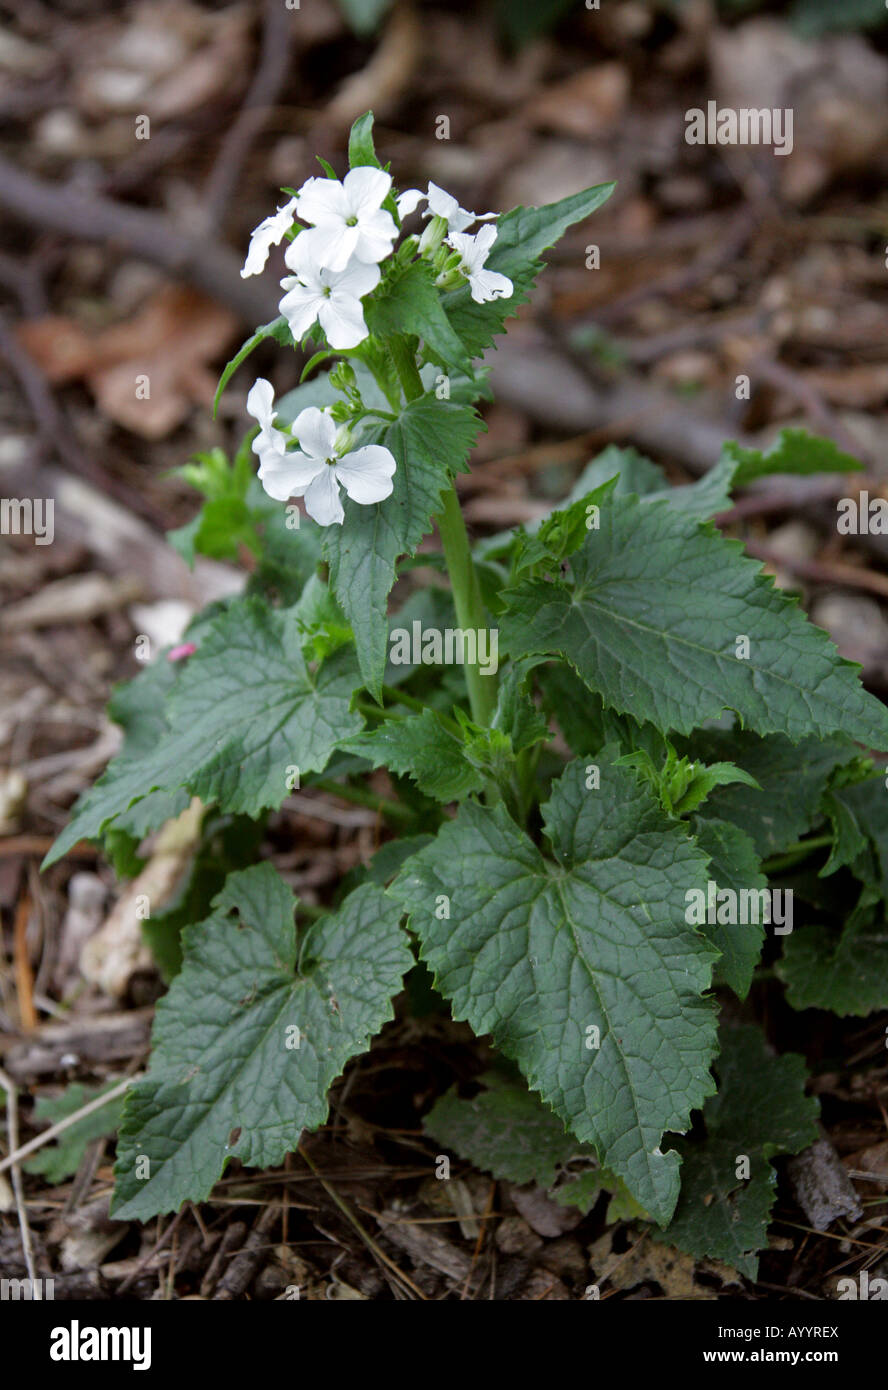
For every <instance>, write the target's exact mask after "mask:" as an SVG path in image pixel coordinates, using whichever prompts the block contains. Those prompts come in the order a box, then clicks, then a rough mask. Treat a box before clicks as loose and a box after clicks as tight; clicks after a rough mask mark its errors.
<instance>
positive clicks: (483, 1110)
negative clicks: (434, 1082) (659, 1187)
mask: <svg viewBox="0 0 888 1390" xmlns="http://www.w3.org/2000/svg"><path fill="white" fill-rule="evenodd" d="M479 1080H480V1081H482V1082H483V1083H484V1085H485V1087H486V1088H487V1089H486V1090H482V1091H479V1093H478V1095H476V1096H475V1097H474V1099H472V1100H463V1099H461V1098H460V1096H459V1093H458V1090H457V1088H456V1087H454V1088H453V1089H452V1090H450V1091H448V1092H447V1094H446V1095H444V1096H441V1098H440V1099H439V1100H437V1101H436V1102H435V1104H434V1105H433V1106H432V1108H431V1110H430V1111H429V1113H428V1114H427V1115H426V1117H425V1119H424V1120H423V1129H424V1131H425V1133H426V1134H428V1135H430V1136H431V1137H432V1138H433V1139H434V1140H436V1141H437V1142H438V1143H439V1144H444V1145H445V1146H446V1147H447V1148H448V1149H452V1150H453V1152H454V1153H456V1154H459V1155H460V1157H461V1158H465V1159H468V1161H469V1162H470V1163H472V1164H473V1165H474V1167H476V1168H481V1169H483V1170H484V1171H486V1172H489V1173H492V1174H493V1176H494V1177H495V1178H499V1179H504V1180H505V1181H507V1182H515V1183H522V1184H524V1183H538V1184H539V1186H540V1187H546V1188H553V1189H554V1190H553V1191H552V1192H551V1194H550V1195H551V1196H552V1197H553V1199H554V1200H555V1201H556V1202H559V1203H560V1204H561V1205H562V1206H578V1207H580V1209H581V1210H582V1211H584V1212H587V1211H589V1210H590V1208H591V1207H592V1206H593V1205H594V1203H595V1202H596V1200H597V1198H598V1196H599V1193H600V1192H602V1191H603V1190H604V1191H611V1192H613V1191H618V1192H620V1193H621V1195H622V1196H623V1197H624V1198H626V1197H628V1193H626V1191H625V1188H624V1187H623V1184H622V1183H621V1182H620V1179H619V1178H618V1177H616V1175H615V1174H613V1173H609V1172H608V1170H607V1169H606V1168H602V1167H600V1165H599V1164H598V1161H597V1159H596V1156H595V1150H594V1149H593V1148H592V1147H591V1146H590V1145H588V1144H581V1143H580V1142H579V1140H578V1139H577V1138H576V1136H575V1135H573V1134H570V1133H569V1132H568V1131H567V1130H566V1129H565V1128H564V1125H563V1124H562V1122H561V1121H560V1120H559V1118H558V1116H557V1115H555V1114H553V1112H552V1111H551V1110H549V1109H547V1107H546V1106H545V1105H544V1104H543V1102H542V1101H541V1100H540V1099H539V1097H538V1096H535V1095H534V1094H533V1092H532V1091H529V1090H528V1089H527V1087H526V1086H525V1085H524V1083H523V1081H522V1080H521V1078H520V1077H519V1078H517V1079H516V1080H512V1079H510V1078H509V1077H506V1076H504V1075H502V1074H500V1073H498V1072H488V1073H486V1075H484V1076H482V1077H479ZM576 1161H579V1162H580V1163H582V1165H583V1167H582V1169H581V1170H580V1171H579V1172H576V1171H571V1170H569V1169H568V1164H570V1163H573V1162H576ZM556 1183H557V1184H558V1185H557V1186H556Z"/></svg>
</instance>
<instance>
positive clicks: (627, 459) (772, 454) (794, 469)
mask: <svg viewBox="0 0 888 1390" xmlns="http://www.w3.org/2000/svg"><path fill="white" fill-rule="evenodd" d="M859 467H860V464H858V463H857V461H856V460H855V459H853V458H851V457H850V455H848V454H842V453H840V451H839V450H838V449H837V448H836V446H835V444H833V443H832V441H831V440H829V439H819V438H817V437H816V436H814V435H810V434H808V433H807V432H806V431H805V430H791V429H786V430H782V431H781V432H780V435H779V437H778V439H777V442H776V443H775V444H774V445H773V446H772V447H771V448H770V449H769V450H768V451H767V453H763V452H762V451H761V450H758V449H742V448H740V446H739V445H737V444H733V443H730V444H726V445H725V446H724V449H723V451H722V455H721V457H720V459H719V460H718V462H717V463H716V464H715V465H714V467H712V468H710V470H709V472H708V473H705V474H704V475H703V477H702V478H699V479H698V480H697V481H696V482H695V483H687V484H683V485H682V486H680V487H672V486H670V484H669V483H668V482H667V479H666V475H665V473H664V472H663V470H662V468H660V467H658V465H657V464H655V463H652V462H651V460H650V459H649V458H645V457H644V455H643V454H639V453H638V452H637V450H635V449H621V448H620V447H619V446H618V445H616V444H609V445H608V447H607V448H606V449H604V450H603V451H602V452H601V453H600V454H598V455H597V457H596V458H594V459H593V460H592V462H591V463H589V464H587V465H586V467H585V468H584V470H583V472H582V474H581V475H580V477H579V478H578V480H577V482H576V483H575V485H574V486H573V488H571V491H570V494H569V496H568V497H567V498H566V500H565V501H564V503H563V504H562V505H561V506H560V507H559V508H558V509H556V510H554V511H552V512H550V513H549V515H548V516H547V517H543V518H542V519H541V520H540V521H538V522H536V523H534V524H533V525H531V526H529V527H528V528H527V531H528V533H529V534H530V535H532V536H534V537H536V538H537V539H538V542H539V543H538V544H535V545H532V546H530V547H529V548H528V553H527V555H525V556H522V560H521V567H522V568H526V567H527V566H528V564H529V563H533V562H535V561H536V560H537V559H538V558H539V557H540V554H541V553H542V552H544V551H545V549H546V541H547V540H548V542H549V550H550V553H551V557H552V558H553V559H561V558H562V557H563V556H565V555H569V554H571V553H572V552H573V551H574V550H577V549H578V548H579V546H580V545H581V544H582V542H583V540H584V539H585V532H586V530H587V529H589V528H588V527H587V521H586V511H587V506H588V504H589V503H590V502H595V503H600V501H601V496H600V495H599V490H600V489H601V488H603V487H604V485H605V484H606V483H608V482H612V483H613V488H612V489H609V490H608V491H607V492H605V493H604V496H608V495H609V493H610V492H611V491H612V492H613V495H614V496H616V497H625V496H628V495H629V494H630V493H635V494H636V495H637V496H638V497H639V498H640V499H641V501H642V502H645V503H649V502H668V503H669V505H670V507H673V508H675V510H677V511H681V512H685V513H687V514H688V515H689V516H694V517H696V518H697V520H698V521H708V520H710V519H711V518H712V517H714V516H717V515H718V513H719V512H722V511H725V510H726V508H728V507H729V506H730V503H731V493H732V491H733V490H734V489H735V488H737V487H745V486H746V485H747V484H748V483H750V482H753V481H754V480H755V479H756V478H762V477H765V476H767V475H769V474H772V473H794V474H807V473H835V472H850V471H851V470H852V469H858V468H859ZM553 542H554V543H553Z"/></svg>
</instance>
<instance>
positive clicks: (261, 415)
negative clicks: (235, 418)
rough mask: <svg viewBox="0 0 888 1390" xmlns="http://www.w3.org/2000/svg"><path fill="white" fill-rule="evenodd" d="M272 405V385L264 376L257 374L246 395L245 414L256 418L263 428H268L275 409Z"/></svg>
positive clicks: (272, 422) (272, 419) (271, 423)
mask: <svg viewBox="0 0 888 1390" xmlns="http://www.w3.org/2000/svg"><path fill="white" fill-rule="evenodd" d="M273 406H274V387H273V386H272V384H271V382H270V381H266V380H265V377H264V376H258V377H257V378H256V380H255V381H254V382H253V385H252V386H251V387H250V394H249V395H248V396H247V414H248V415H252V417H253V419H254V420H258V421H259V424H260V425H261V426H262V428H263V430H270V429H271V427H272V426H273V424H274V417H275V415H276V414H277V411H276V410H274V409H272V407H273Z"/></svg>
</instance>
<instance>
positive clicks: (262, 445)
mask: <svg viewBox="0 0 888 1390" xmlns="http://www.w3.org/2000/svg"><path fill="white" fill-rule="evenodd" d="M251 447H252V449H253V453H254V454H255V455H256V457H257V458H258V460H259V476H260V478H261V477H262V474H263V472H265V471H266V470H267V469H269V468H278V467H279V466H280V464H281V462H282V460H283V458H284V456H285V455H286V452H287V441H286V439H285V438H284V436H283V435H282V434H281V432H280V430H268V431H266V430H260V431H259V433H258V434H257V435H256V438H255V439H254V440H253V443H252V446H251Z"/></svg>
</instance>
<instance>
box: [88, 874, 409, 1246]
mask: <svg viewBox="0 0 888 1390" xmlns="http://www.w3.org/2000/svg"><path fill="white" fill-rule="evenodd" d="M294 906H295V899H294V897H293V895H292V893H291V891H290V889H289V887H288V886H287V884H286V883H285V882H284V881H283V879H281V878H280V877H279V876H278V874H277V873H276V872H275V870H274V869H273V868H272V867H271V865H270V864H260V865H257V866H256V867H254V868H252V869H245V870H243V871H242V872H239V873H236V874H232V875H231V876H230V877H229V879H228V881H227V883H226V885H225V888H224V889H223V891H222V892H221V893H220V894H219V896H218V897H217V898H216V900H215V904H214V908H215V910H214V912H213V915H212V916H211V917H209V918H208V919H207V921H206V922H202V923H200V924H199V925H197V926H192V927H189V928H188V929H187V930H186V932H185V940H184V944H185V964H184V966H183V968H182V971H181V973H180V974H179V975H178V976H177V977H176V979H175V980H174V981H173V984H172V986H171V987H170V991H169V993H168V994H167V995H166V997H165V998H164V999H162V1000H161V1001H160V1003H159V1004H158V1006H157V1015H156V1018H155V1023H154V1031H153V1050H152V1054H151V1063H150V1066H149V1070H148V1074H147V1076H146V1077H145V1079H144V1080H142V1081H140V1082H138V1083H137V1084H136V1085H135V1086H133V1087H132V1088H131V1090H130V1091H129V1092H128V1093H127V1098H126V1105H125V1109H124V1119H123V1124H122V1126H121V1130H120V1136H119V1143H118V1155H117V1164H116V1168H115V1174H116V1179H117V1186H116V1189H115V1197H114V1208H113V1210H114V1216H115V1218H117V1219H120V1220H124V1221H126V1220H140V1221H147V1220H148V1218H149V1217H151V1216H156V1215H158V1214H159V1213H161V1212H166V1211H174V1210H177V1209H178V1208H179V1207H180V1206H181V1205H182V1203H183V1202H185V1201H189V1200H190V1201H202V1200H204V1199H205V1198H206V1197H208V1196H209V1194H210V1191H211V1189H212V1186H213V1184H214V1183H215V1182H216V1180H217V1179H218V1178H219V1177H220V1176H221V1174H222V1172H223V1170H224V1168H225V1165H226V1163H227V1162H228V1160H229V1159H231V1158H238V1159H240V1160H241V1161H242V1162H243V1163H245V1164H248V1165H251V1166H255V1167H269V1166H273V1165H275V1164H278V1163H281V1162H282V1161H283V1159H284V1156H285V1155H286V1154H287V1153H289V1152H290V1151H291V1150H292V1149H294V1148H295V1147H296V1145H297V1144H298V1142H299V1136H300V1132H301V1131H302V1130H303V1129H314V1128H316V1127H317V1126H318V1125H320V1124H323V1122H324V1120H325V1119H326V1116H327V1090H328V1088H329V1086H330V1084H331V1083H332V1082H333V1081H334V1080H335V1078H336V1077H337V1076H338V1075H339V1073H340V1072H341V1071H342V1068H343V1067H344V1066H345V1063H346V1062H347V1061H348V1059H349V1058H350V1057H353V1056H354V1055H355V1053H358V1052H363V1051H364V1049H365V1048H366V1047H367V1046H368V1044H369V1042H370V1039H371V1038H372V1036H373V1035H374V1033H376V1032H378V1030H379V1029H380V1028H381V1027H382V1025H383V1023H384V1022H385V1021H386V1019H389V1018H391V1017H392V1007H391V997H392V995H393V994H394V993H396V992H397V990H398V989H399V988H400V986H401V981H402V977H403V975H404V972H405V971H406V970H407V969H408V968H409V966H410V964H411V962H412V957H411V954H410V951H409V949H408V946H407V942H406V938H405V936H404V933H403V932H402V930H401V928H400V926H399V914H398V911H397V909H395V908H394V907H393V906H392V904H391V902H389V901H388V900H387V899H386V897H385V895H384V894H383V892H382V890H381V889H379V888H377V887H376V886H375V885H373V884H367V885H365V886H363V887H361V888H358V889H357V890H356V892H354V893H352V894H350V895H349V897H348V898H346V900H345V901H344V902H343V904H342V906H341V907H339V908H338V909H337V910H336V911H335V912H333V913H330V914H329V915H328V916H326V917H322V918H321V919H320V920H319V921H317V922H315V923H313V924H312V926H311V927H309V928H308V929H307V930H306V931H305V932H304V933H303V934H301V936H300V938H299V939H298V940H297V935H296V932H295V929H294V926H293V909H294ZM294 1029H296V1030H298V1032H294V1031H293V1030H294ZM288 1030H289V1031H288ZM296 1042H298V1046H295V1043H296ZM144 1159H147V1161H148V1165H149V1167H148V1173H147V1175H145V1169H144V1163H143V1160H144ZM140 1172H142V1174H143V1176H142V1177H140V1176H139V1173H140Z"/></svg>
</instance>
